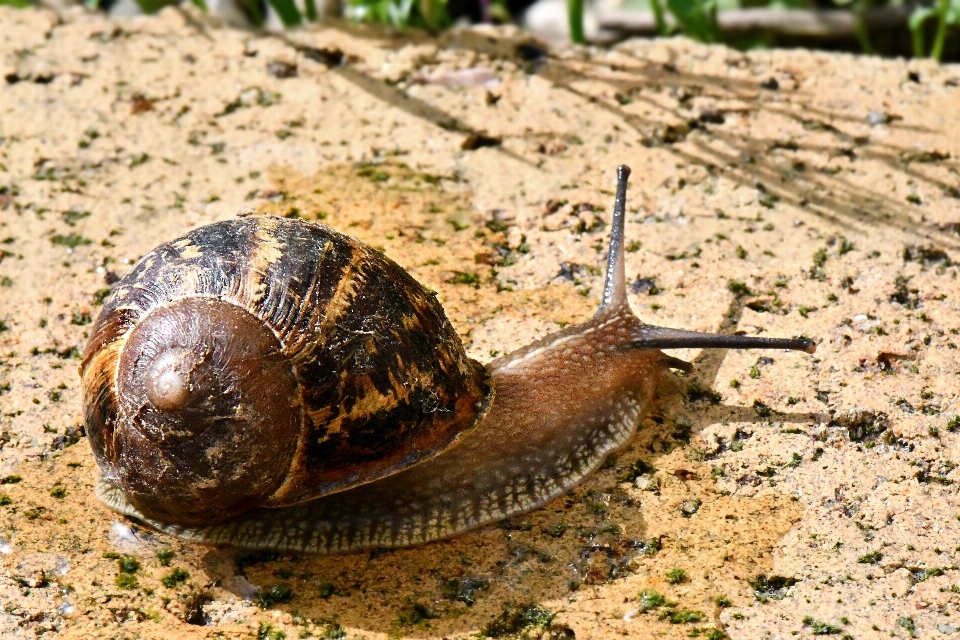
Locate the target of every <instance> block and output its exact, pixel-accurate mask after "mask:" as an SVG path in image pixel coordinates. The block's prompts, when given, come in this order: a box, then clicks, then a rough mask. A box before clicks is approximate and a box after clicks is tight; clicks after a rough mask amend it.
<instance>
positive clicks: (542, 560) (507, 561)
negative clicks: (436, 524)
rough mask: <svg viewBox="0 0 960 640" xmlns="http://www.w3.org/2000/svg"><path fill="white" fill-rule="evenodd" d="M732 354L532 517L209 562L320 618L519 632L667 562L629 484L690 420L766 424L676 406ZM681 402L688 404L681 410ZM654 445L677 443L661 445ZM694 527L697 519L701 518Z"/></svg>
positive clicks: (811, 416)
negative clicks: (364, 544) (571, 601)
mask: <svg viewBox="0 0 960 640" xmlns="http://www.w3.org/2000/svg"><path fill="white" fill-rule="evenodd" d="M740 311H741V306H740V304H739V303H738V302H734V303H733V305H732V306H731V308H730V309H729V311H728V313H727V315H726V321H725V322H726V323H727V324H728V326H726V327H723V328H722V329H721V330H722V331H730V330H731V329H732V325H735V324H736V322H737V320H738V319H739V315H740ZM724 357H725V351H713V352H708V351H703V352H701V354H700V356H699V357H697V358H696V360H695V361H694V365H695V367H696V369H695V371H696V373H695V374H693V378H692V380H691V379H689V378H688V379H687V380H683V379H680V378H677V377H674V376H669V375H668V376H664V379H665V380H664V384H662V385H661V388H660V392H659V395H658V399H657V401H656V402H655V404H654V406H653V407H651V410H650V411H649V412H648V419H645V420H644V422H643V424H642V425H641V429H640V434H639V436H638V437H636V438H635V440H634V442H633V443H632V444H631V445H630V446H629V447H628V448H627V449H626V450H625V451H624V452H622V453H621V455H620V456H618V457H617V459H616V461H615V463H614V464H611V465H608V466H607V467H606V468H604V469H603V470H601V471H600V472H598V473H597V474H596V475H595V476H594V477H593V478H591V479H590V480H588V481H587V482H586V483H584V485H582V486H580V487H578V488H576V489H574V490H573V491H571V492H570V493H568V494H567V495H565V496H563V497H561V498H558V499H557V500H554V501H553V502H551V503H549V504H547V505H546V506H544V507H542V508H540V509H537V510H535V511H533V512H531V513H529V514H526V515H525V516H522V517H519V518H515V519H513V520H510V521H507V522H505V523H500V524H498V525H491V526H487V527H484V528H482V529H479V530H476V531H473V532H470V533H467V534H464V535H461V536H458V537H456V538H453V539H451V540H446V541H441V542H437V543H432V544H428V545H425V546H422V547H418V548H412V549H398V550H387V551H367V552H359V553H348V554H340V555H334V556H310V555H287V554H271V553H244V552H235V551H231V550H215V551H211V552H210V553H208V554H207V555H206V557H205V558H204V564H205V568H206V571H207V573H208V575H210V576H211V577H213V578H214V579H216V580H217V581H218V583H219V585H220V586H221V587H222V588H224V589H226V590H228V591H231V592H233V593H234V594H235V595H237V596H240V597H241V598H246V599H250V598H254V597H255V595H254V594H255V588H256V587H260V588H261V592H262V593H269V592H270V588H271V587H274V586H276V585H284V586H285V587H289V588H290V589H291V590H292V594H293V595H292V600H290V601H289V602H280V603H271V602H269V601H268V602H264V603H262V604H264V605H267V606H275V607H277V608H281V609H285V610H288V611H290V612H295V613H297V614H298V615H302V616H305V617H306V619H309V620H312V621H314V622H315V623H317V624H330V625H336V624H339V625H342V626H343V627H347V628H351V629H362V630H364V631H369V632H375V633H386V634H390V635H403V636H409V637H440V636H443V637H455V636H463V635H466V634H470V633H473V632H476V631H477V630H480V631H484V630H485V631H487V632H488V633H492V632H493V631H503V629H506V630H507V631H509V630H510V629H511V628H512V626H516V625H517V624H520V623H519V622H518V620H522V619H523V615H524V613H523V612H524V611H527V610H529V608H530V607H531V606H545V605H544V603H548V602H554V603H556V602H557V601H564V600H565V599H567V598H569V597H571V596H573V597H577V596H576V594H575V593H574V592H575V591H577V590H580V589H587V588H591V587H595V588H599V589H601V590H603V589H604V588H605V587H606V585H612V587H613V588H614V589H615V588H616V586H617V585H616V583H617V582H619V581H621V580H623V579H625V578H626V576H629V575H630V574H631V573H633V572H635V571H637V570H638V568H641V569H642V568H643V565H644V564H651V563H655V562H656V561H657V560H658V559H657V558H656V557H654V556H650V555H645V553H649V552H650V548H649V544H650V541H649V540H647V535H648V534H647V530H648V525H647V521H646V519H645V514H644V512H643V510H641V509H640V508H638V502H637V501H636V500H635V498H632V497H631V494H635V493H636V492H635V491H633V489H632V487H631V486H630V485H628V484H624V483H625V478H627V477H629V476H630V473H631V471H634V470H636V469H637V467H638V462H640V461H642V464H641V465H640V466H643V465H647V466H649V467H656V466H657V464H658V460H659V459H660V458H661V457H662V456H663V455H664V454H665V452H666V451H669V450H673V451H676V450H677V448H678V447H682V446H685V444H684V443H683V442H681V441H678V440H677V439H676V437H675V435H673V434H674V432H676V430H677V426H678V424H683V425H684V426H685V427H687V429H688V432H687V433H688V437H690V436H693V437H695V434H696V433H698V432H699V431H700V430H702V429H703V428H705V427H707V426H709V425H711V424H714V423H716V422H718V421H720V420H731V421H739V422H744V423H748V424H751V423H752V424H755V425H756V428H757V429H761V428H763V426H762V424H761V423H763V422H764V421H765V420H764V419H762V418H760V417H759V416H758V414H757V410H756V409H755V408H753V407H731V406H724V405H713V404H710V403H709V402H702V401H691V400H690V399H689V397H686V399H685V400H684V403H685V404H684V405H680V404H678V402H677V401H678V399H679V398H683V397H685V394H684V387H686V388H688V389H689V387H690V386H692V385H693V381H696V382H697V383H698V384H699V385H700V386H701V387H703V388H707V389H709V388H711V386H712V384H713V382H714V381H715V380H716V378H717V374H718V372H719V370H720V366H721V364H722V362H723V359H724ZM686 396H689V394H686ZM679 406H683V407H684V408H683V409H682V410H679V411H674V408H675V407H679ZM674 414H676V417H675V418H674V417H670V416H672V415H674ZM650 417H652V419H650ZM818 418H819V416H818V414H815V413H804V412H798V413H778V414H777V415H776V416H775V417H771V416H768V417H767V418H766V420H767V421H769V420H776V421H779V422H790V423H803V422H810V421H814V420H817V419H818ZM654 442H660V443H667V445H668V446H666V447H661V446H658V447H654V446H651V445H652V443H654ZM702 475H704V476H705V477H702V478H698V479H696V480H694V481H693V482H700V483H712V479H711V478H710V477H709V474H702ZM684 522H685V524H684V526H686V527H692V528H695V527H696V526H697V523H696V519H688V520H685V521H684ZM745 524H747V525H749V524H753V525H756V526H762V523H744V522H740V526H741V528H743V529H749V528H750V527H749V526H744V525H745ZM702 526H710V525H702ZM783 533H785V530H782V531H779V533H777V534H776V536H775V537H778V536H780V535H782V534H783ZM738 544H739V542H738ZM668 552H669V550H668V549H667V550H665V551H664V553H668Z"/></svg>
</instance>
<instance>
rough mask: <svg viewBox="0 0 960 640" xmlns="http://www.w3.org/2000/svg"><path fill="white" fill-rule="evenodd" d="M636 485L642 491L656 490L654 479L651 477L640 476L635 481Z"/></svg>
mask: <svg viewBox="0 0 960 640" xmlns="http://www.w3.org/2000/svg"><path fill="white" fill-rule="evenodd" d="M634 484H635V485H636V487H637V489H640V491H652V490H653V488H654V482H653V478H651V477H650V476H640V477H639V478H637V479H636V480H635V481H634Z"/></svg>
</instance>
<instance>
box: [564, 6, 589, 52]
mask: <svg viewBox="0 0 960 640" xmlns="http://www.w3.org/2000/svg"><path fill="white" fill-rule="evenodd" d="M567 21H568V22H569V23H570V40H572V41H573V42H574V43H576V44H586V43H587V36H586V34H585V33H584V31H583V0H567Z"/></svg>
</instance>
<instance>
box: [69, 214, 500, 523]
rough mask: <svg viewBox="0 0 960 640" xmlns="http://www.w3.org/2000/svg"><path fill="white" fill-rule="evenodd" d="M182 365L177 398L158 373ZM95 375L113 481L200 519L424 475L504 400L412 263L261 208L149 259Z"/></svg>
mask: <svg viewBox="0 0 960 640" xmlns="http://www.w3.org/2000/svg"><path fill="white" fill-rule="evenodd" d="M168 360H169V361H170V362H175V365H171V368H170V370H171V371H177V372H183V376H184V380H186V381H187V382H186V383H184V386H183V388H174V392H170V390H169V388H168V387H167V386H164V385H165V384H166V378H164V377H163V375H161V374H157V373H156V371H157V370H158V369H157V367H158V365H157V363H158V362H160V363H161V364H162V363H163V362H166V361H168ZM160 370H161V371H166V370H165V369H162V367H161V369H160ZM81 374H82V377H83V393H84V404H85V414H86V425H87V433H88V434H89V437H90V443H91V445H92V447H93V451H94V455H95V457H96V460H97V463H98V464H99V466H100V469H101V472H102V474H103V477H104V480H105V481H106V482H109V483H111V484H113V485H115V486H116V487H117V488H118V489H119V490H120V491H122V492H123V494H124V496H125V498H126V499H127V500H128V501H129V502H130V504H132V505H133V506H134V507H136V508H137V509H138V510H139V511H140V512H142V513H143V514H144V515H146V516H147V517H149V518H152V519H155V520H158V521H161V522H168V523H171V524H183V525H192V526H200V525H206V524H213V523H215V522H221V521H224V520H227V519H229V518H232V517H235V516H236V515H238V514H240V513H243V512H245V511H248V510H250V509H253V508H255V507H258V506H267V507H277V506H285V505H293V504H298V503H301V502H305V501H307V500H310V499H313V498H316V497H319V496H322V495H325V494H328V493H333V492H337V491H341V490H343V489H346V488H349V487H352V486H355V485H358V484H363V483H366V482H370V481H372V480H375V479H377V478H381V477H383V476H387V475H390V474H392V473H395V472H397V471H400V470H402V469H405V468H408V467H410V466H412V465H414V464H416V463H418V462H420V461H423V460H426V459H428V458H430V457H432V456H434V455H435V454H437V453H439V452H441V451H443V450H444V449H446V448H447V447H448V446H450V445H451V444H452V443H453V442H455V441H457V440H458V439H459V438H460V437H461V436H463V435H465V434H466V433H467V432H469V431H470V430H471V429H472V428H473V427H475V426H476V425H477V424H478V422H479V419H480V418H481V417H482V415H483V414H484V413H485V412H486V410H487V408H488V406H489V402H490V396H491V394H492V391H491V385H490V382H489V375H488V373H487V372H486V370H485V369H484V368H483V366H482V365H480V364H479V363H478V362H475V361H473V360H471V359H469V358H467V357H466V355H465V354H464V350H463V345H462V343H461V341H460V339H459V337H458V336H457V334H456V332H455V331H454V330H453V327H452V326H451V325H450V323H449V321H448V320H447V319H446V317H445V316H444V313H443V309H442V308H441V306H440V304H439V303H438V302H437V300H436V298H435V296H434V295H433V294H432V293H431V292H429V291H427V290H426V289H424V288H423V286H421V285H420V284H419V283H417V282H416V281H415V280H414V279H413V278H412V277H411V276H410V275H408V274H407V273H406V272H405V271H404V270H403V269H402V268H400V267H399V266H398V265H397V264H396V263H394V262H393V261H391V260H390V259H388V258H386V257H385V256H384V255H383V254H381V253H380V252H378V251H375V250H373V249H371V248H369V247H366V246H365V245H363V244H361V243H360V242H358V241H356V240H354V239H353V238H350V237H349V236H345V235H342V234H340V233H337V232H335V231H333V230H332V229H330V228H329V227H326V226H323V225H318V224H312V223H306V222H301V221H291V220H284V219H279V218H262V217H250V218H242V219H236V220H230V221H226V222H220V223H216V224H212V225H208V226H205V227H202V228H200V229H197V230H195V231H193V232H191V233H189V234H187V235H185V236H183V237H182V238H180V239H178V240H174V241H173V242H169V243H166V244H164V245H161V246H160V247H158V248H156V249H154V250H153V251H151V252H150V253H149V254H147V255H146V256H144V257H143V258H142V259H141V260H140V262H139V263H137V265H136V266H135V267H134V268H133V270H132V271H131V272H130V273H129V274H128V275H127V276H125V277H124V278H123V279H122V280H121V281H120V282H119V283H118V284H117V286H116V288H115V290H114V291H113V293H112V295H111V296H110V298H109V299H108V301H107V303H106V304H105V306H104V308H103V311H102V312H101V314H100V317H99V318H98V319H97V322H96V324H95V325H94V326H93V331H92V334H91V337H90V340H89V342H88V344H87V347H86V351H85V354H84V361H83V364H82V366H81ZM157 389H160V392H158V391H157ZM158 393H159V395H158ZM164 393H166V394H167V395H164ZM158 398H159V400H158Z"/></svg>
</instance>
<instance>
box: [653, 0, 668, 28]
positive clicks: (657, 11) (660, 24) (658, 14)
mask: <svg viewBox="0 0 960 640" xmlns="http://www.w3.org/2000/svg"><path fill="white" fill-rule="evenodd" d="M650 9H651V10H652V11H653V22H654V24H656V26H657V35H659V36H666V35H669V33H668V32H667V21H666V19H665V18H664V17H663V5H662V4H660V0H650Z"/></svg>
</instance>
